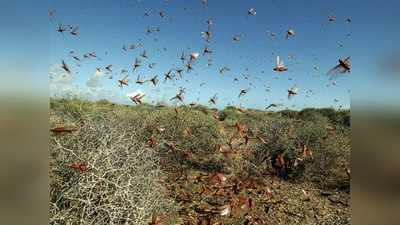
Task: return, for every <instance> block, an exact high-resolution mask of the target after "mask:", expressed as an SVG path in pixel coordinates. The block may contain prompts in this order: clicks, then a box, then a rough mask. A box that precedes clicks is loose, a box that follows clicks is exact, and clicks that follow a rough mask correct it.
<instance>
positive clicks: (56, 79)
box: [50, 64, 75, 84]
mask: <svg viewBox="0 0 400 225" xmlns="http://www.w3.org/2000/svg"><path fill="white" fill-rule="evenodd" d="M63 72H64V73H63ZM74 80H75V78H74V77H73V76H71V74H68V73H65V71H63V69H62V67H61V65H60V64H55V65H50V83H62V84H70V83H72V82H74Z"/></svg>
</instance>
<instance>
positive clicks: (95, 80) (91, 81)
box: [86, 70, 104, 88]
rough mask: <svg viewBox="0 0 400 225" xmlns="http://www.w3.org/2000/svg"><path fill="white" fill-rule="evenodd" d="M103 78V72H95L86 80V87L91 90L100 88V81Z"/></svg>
mask: <svg viewBox="0 0 400 225" xmlns="http://www.w3.org/2000/svg"><path fill="white" fill-rule="evenodd" d="M103 77H104V73H103V71H101V72H99V71H98V70H96V72H95V73H94V74H93V76H92V77H89V78H87V79H86V85H87V86H88V87H91V88H95V87H101V79H102V78H103Z"/></svg>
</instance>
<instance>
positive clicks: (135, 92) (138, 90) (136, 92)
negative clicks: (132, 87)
mask: <svg viewBox="0 0 400 225" xmlns="http://www.w3.org/2000/svg"><path fill="white" fill-rule="evenodd" d="M138 94H140V95H144V94H145V93H144V92H143V91H142V90H140V89H137V90H136V91H134V92H132V93H128V94H126V97H129V98H130V97H133V96H136V95H138ZM146 97H147V95H146V96H145V97H143V98H142V99H145V98H146Z"/></svg>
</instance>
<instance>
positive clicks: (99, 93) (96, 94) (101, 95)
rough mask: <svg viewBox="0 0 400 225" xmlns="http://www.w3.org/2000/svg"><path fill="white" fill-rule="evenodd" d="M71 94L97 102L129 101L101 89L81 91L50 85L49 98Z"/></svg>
mask: <svg viewBox="0 0 400 225" xmlns="http://www.w3.org/2000/svg"><path fill="white" fill-rule="evenodd" d="M68 94H72V95H77V96H78V97H80V98H83V99H87V100H91V101H97V100H100V99H107V100H109V101H112V102H117V103H122V104H128V103H130V100H129V99H127V98H126V97H124V96H123V95H121V94H119V93H117V92H115V91H110V90H107V89H103V88H101V87H89V88H88V89H86V90H85V89H82V88H79V87H74V86H61V85H59V84H57V83H52V84H50V96H58V97H63V96H65V95H68Z"/></svg>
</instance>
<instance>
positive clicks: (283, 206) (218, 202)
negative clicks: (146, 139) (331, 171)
mask: <svg viewBox="0 0 400 225" xmlns="http://www.w3.org/2000/svg"><path fill="white" fill-rule="evenodd" d="M213 175H214V174H208V172H205V171H198V170H190V171H186V172H183V174H182V175H181V176H180V177H179V178H177V179H176V180H175V179H172V182H173V188H172V190H171V192H170V193H169V194H170V196H171V197H172V198H174V200H176V201H177V202H179V205H180V206H181V211H180V214H181V215H180V217H181V218H182V219H181V220H180V221H178V224H189V221H190V224H202V222H203V223H204V224H218V223H217V222H220V224H350V189H349V188H348V187H346V184H345V183H344V184H343V185H344V187H342V188H341V189H340V190H339V189H330V190H323V189H318V188H317V187H316V185H314V184H312V183H303V182H301V181H295V182H290V181H287V180H282V179H280V178H278V177H275V178H257V179H254V180H253V181H249V180H247V181H242V182H244V183H245V184H244V185H238V183H241V182H240V179H236V178H235V177H230V176H229V175H224V177H227V178H228V179H227V180H225V181H224V182H221V183H219V182H216V183H215V184H213V183H214V182H215V179H214V181H213V179H212V178H213ZM199 176H200V178H199ZM203 185H204V186H206V188H204V187H203ZM347 185H350V184H349V183H348V184H347ZM207 187H208V188H207ZM267 187H268V188H269V191H270V192H269V193H268V191H267V190H268V188H267ZM204 189H207V190H206V191H205V192H204ZM303 191H304V192H303ZM238 197H243V198H244V199H245V200H247V202H245V203H244V204H243V206H244V207H243V208H244V210H238V209H237V210H236V211H238V212H239V213H238V214H236V215H234V213H233V212H232V214H227V215H221V213H222V212H223V211H224V209H225V208H224V206H228V205H229V204H230V202H231V201H232V202H235V200H234V199H235V198H236V199H237V198H238ZM236 203H237V201H236ZM239 204H240V203H239ZM247 204H248V206H247ZM236 208H237V207H236ZM210 219H212V223H210Z"/></svg>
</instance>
